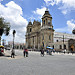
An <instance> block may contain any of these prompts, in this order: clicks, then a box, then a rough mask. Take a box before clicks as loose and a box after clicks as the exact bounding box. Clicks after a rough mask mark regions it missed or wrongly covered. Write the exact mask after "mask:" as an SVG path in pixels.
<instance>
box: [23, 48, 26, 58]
mask: <svg viewBox="0 0 75 75" xmlns="http://www.w3.org/2000/svg"><path fill="white" fill-rule="evenodd" d="M25 53H26V52H25V49H24V51H23V55H24V57H25Z"/></svg>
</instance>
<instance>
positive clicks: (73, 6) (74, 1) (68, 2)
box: [44, 0, 75, 14]
mask: <svg viewBox="0 0 75 75" xmlns="http://www.w3.org/2000/svg"><path fill="white" fill-rule="evenodd" d="M44 1H45V3H46V5H47V6H49V5H52V6H53V5H59V9H60V10H62V13H63V14H67V13H68V12H70V11H71V10H75V0H44ZM60 3H61V4H60Z"/></svg>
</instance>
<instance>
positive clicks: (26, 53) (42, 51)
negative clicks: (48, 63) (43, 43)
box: [11, 48, 52, 58]
mask: <svg viewBox="0 0 75 75" xmlns="http://www.w3.org/2000/svg"><path fill="white" fill-rule="evenodd" d="M40 52H41V56H44V49H41V50H40ZM46 53H47V54H48V55H52V52H51V50H46ZM23 55H24V57H28V49H26V48H25V49H24V51H23ZM14 56H15V52H14V50H12V51H11V58H12V57H13V58H14Z"/></svg>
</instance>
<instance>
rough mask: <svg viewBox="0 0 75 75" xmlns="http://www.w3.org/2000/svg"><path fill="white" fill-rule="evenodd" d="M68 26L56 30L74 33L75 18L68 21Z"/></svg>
mask: <svg viewBox="0 0 75 75" xmlns="http://www.w3.org/2000/svg"><path fill="white" fill-rule="evenodd" d="M66 24H67V26H66V27H64V28H57V29H55V31H57V32H68V33H72V30H73V29H75V20H74V19H71V20H68V21H67V22H66Z"/></svg>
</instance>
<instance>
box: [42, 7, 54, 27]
mask: <svg viewBox="0 0 75 75" xmlns="http://www.w3.org/2000/svg"><path fill="white" fill-rule="evenodd" d="M42 27H50V28H53V26H52V16H51V15H50V13H49V11H48V8H46V11H45V13H44V15H43V16H42Z"/></svg>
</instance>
